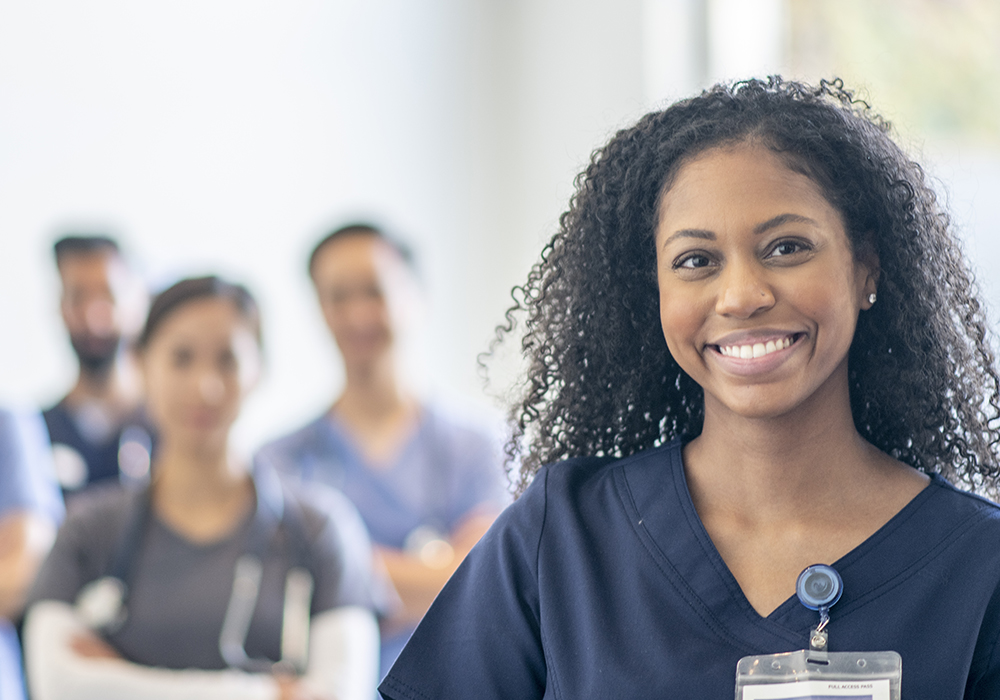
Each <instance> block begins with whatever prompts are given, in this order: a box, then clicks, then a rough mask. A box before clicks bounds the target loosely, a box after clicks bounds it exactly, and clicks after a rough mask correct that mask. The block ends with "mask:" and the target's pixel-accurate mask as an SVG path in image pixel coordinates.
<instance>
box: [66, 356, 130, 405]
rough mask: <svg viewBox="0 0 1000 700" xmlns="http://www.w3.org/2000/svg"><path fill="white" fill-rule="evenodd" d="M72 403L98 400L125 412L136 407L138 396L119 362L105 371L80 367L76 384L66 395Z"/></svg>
mask: <svg viewBox="0 0 1000 700" xmlns="http://www.w3.org/2000/svg"><path fill="white" fill-rule="evenodd" d="M66 401H67V402H68V403H70V404H71V405H79V404H82V403H87V402H96V403H100V404H103V405H105V406H106V407H108V408H111V409H113V410H115V411H116V412H125V411H127V410H129V409H132V408H134V407H135V405H136V404H137V402H138V397H137V396H136V393H135V391H133V390H130V388H129V386H128V382H126V381H125V378H124V377H123V376H122V372H121V370H120V368H119V367H118V365H117V363H116V364H115V365H112V366H111V368H110V369H108V370H107V371H103V372H94V371H90V370H86V369H84V368H83V367H81V368H80V373H79V375H78V376H77V380H76V384H74V385H73V388H72V389H70V391H69V393H68V394H67V395H66Z"/></svg>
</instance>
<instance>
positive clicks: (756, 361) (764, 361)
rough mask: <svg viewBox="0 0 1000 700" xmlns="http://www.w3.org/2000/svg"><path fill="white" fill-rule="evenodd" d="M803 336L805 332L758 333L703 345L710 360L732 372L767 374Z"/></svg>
mask: <svg viewBox="0 0 1000 700" xmlns="http://www.w3.org/2000/svg"><path fill="white" fill-rule="evenodd" d="M805 338H806V334H805V333H787V334H782V335H777V336H774V337H767V338H764V337H760V338H754V339H752V340H745V341H742V342H740V341H731V340H727V341H724V342H719V343H712V344H709V345H707V346H706V347H705V351H706V353H711V355H712V361H714V362H718V363H720V365H721V366H722V367H723V368H724V369H725V370H726V371H729V372H732V373H733V374H737V375H742V376H749V375H754V374H766V373H768V372H771V371H772V370H774V369H776V368H778V367H779V366H781V365H782V364H783V363H784V362H785V361H786V360H787V359H788V358H789V357H790V356H791V355H792V354H793V353H794V352H796V351H798V350H799V349H800V348H801V347H802V345H803V341H804V339H805Z"/></svg>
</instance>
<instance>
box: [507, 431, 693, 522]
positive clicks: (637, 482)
mask: <svg viewBox="0 0 1000 700" xmlns="http://www.w3.org/2000/svg"><path fill="white" fill-rule="evenodd" d="M679 456H680V442H679V441H675V442H671V443H670V444H668V445H664V446H662V447H657V448H654V449H650V450H644V451H642V452H638V453H636V454H633V455H629V456H627V457H607V456H603V457H577V458H573V459H568V460H565V461H562V462H556V463H553V464H549V465H546V466H544V467H542V468H541V469H539V471H538V473H537V474H536V475H535V477H534V479H533V480H532V482H531V484H530V485H529V486H528V488H527V489H525V491H524V493H523V494H522V495H521V497H520V498H518V499H517V500H516V501H515V502H514V503H513V504H512V505H510V506H508V507H507V509H506V510H505V511H504V512H503V513H501V514H500V517H499V518H498V519H497V523H498V525H499V526H500V527H505V526H511V525H513V526H515V527H516V524H519V523H522V522H527V521H530V522H531V527H533V528H538V527H543V528H544V529H545V530H546V531H550V532H552V531H555V532H560V531H561V532H563V533H568V532H571V531H572V530H573V529H575V527H579V526H582V527H587V524H588V522H590V521H591V520H593V521H594V522H597V521H598V520H599V521H600V523H601V528H602V529H603V528H607V527H612V526H613V523H614V522H615V521H616V520H617V519H618V518H619V517H621V516H622V515H624V513H625V511H624V509H623V502H624V501H625V500H627V499H629V498H630V494H631V492H633V491H635V490H640V491H648V490H653V489H658V488H662V486H663V482H664V479H663V471H664V469H665V468H668V466H669V463H670V461H671V460H672V459H673V458H674V457H678V458H679ZM570 521H573V523H572V524H571V523H570ZM555 522H558V523H559V525H558V526H557V527H553V525H554V523H555ZM539 532H540V530H539Z"/></svg>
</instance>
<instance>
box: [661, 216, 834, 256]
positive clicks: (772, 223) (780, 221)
mask: <svg viewBox="0 0 1000 700" xmlns="http://www.w3.org/2000/svg"><path fill="white" fill-rule="evenodd" d="M789 223H797V224H812V225H814V226H815V225H816V221H815V220H814V219H810V218H809V217H808V216H802V215H801V214H778V215H777V216H775V217H773V218H770V219H768V220H767V221H763V222H761V223H759V224H757V225H756V226H754V227H753V233H754V235H760V234H762V233H765V232H766V231H770V230H771V229H773V228H778V227H779V226H783V225H785V224H789ZM677 238H699V239H701V240H705V241H714V240H715V232H714V231H708V230H706V229H701V228H682V229H678V230H677V231H674V232H673V233H672V234H670V236H668V237H667V240H665V241H663V246H662V247H664V248H665V247H667V246H668V245H669V244H670V243H671V242H672V241H674V240H675V239H677Z"/></svg>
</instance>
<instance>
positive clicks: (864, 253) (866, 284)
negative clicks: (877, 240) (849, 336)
mask: <svg viewBox="0 0 1000 700" xmlns="http://www.w3.org/2000/svg"><path fill="white" fill-rule="evenodd" d="M856 260H857V264H858V276H859V277H860V278H861V279H863V281H862V284H861V286H860V288H859V291H860V293H861V309H862V310H863V311H867V310H868V309H870V308H872V306H873V304H874V302H872V301H869V299H871V295H872V294H877V293H878V281H879V278H880V277H881V276H882V267H881V265H880V264H879V259H878V254H877V253H876V252H875V249H874V247H873V246H872V245H871V244H870V243H867V242H866V243H865V245H864V246H863V248H862V249H861V250H859V251H858V254H857V255H856Z"/></svg>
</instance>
